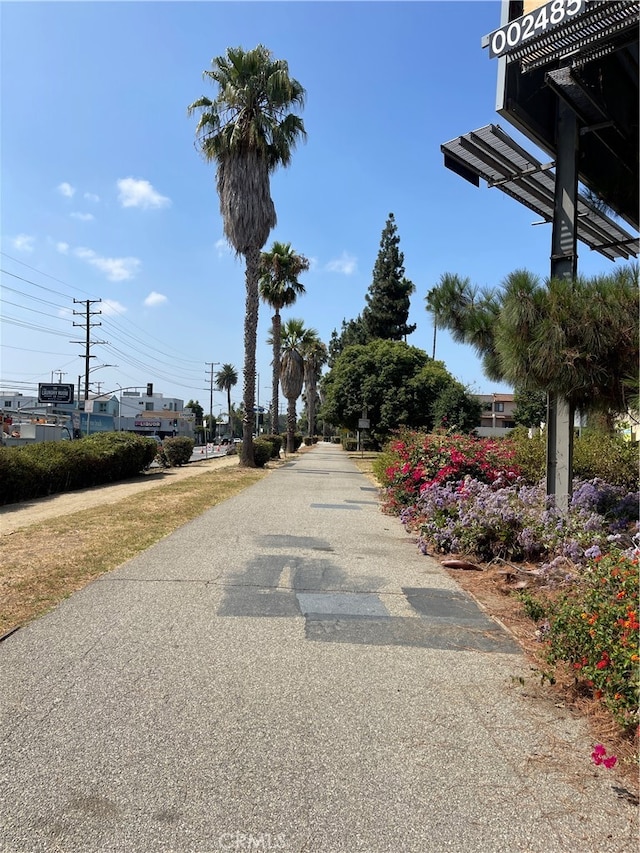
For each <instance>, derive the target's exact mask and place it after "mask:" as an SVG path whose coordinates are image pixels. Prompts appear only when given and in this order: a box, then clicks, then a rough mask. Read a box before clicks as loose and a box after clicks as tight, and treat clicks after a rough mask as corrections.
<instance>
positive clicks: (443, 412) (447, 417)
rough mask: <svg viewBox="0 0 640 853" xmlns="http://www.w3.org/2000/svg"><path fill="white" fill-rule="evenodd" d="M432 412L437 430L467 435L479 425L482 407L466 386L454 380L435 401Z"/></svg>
mask: <svg viewBox="0 0 640 853" xmlns="http://www.w3.org/2000/svg"><path fill="white" fill-rule="evenodd" d="M432 412H433V426H434V428H435V429H446V430H448V431H449V432H463V433H466V432H471V431H472V430H473V429H475V428H476V427H477V426H478V425H479V423H480V417H481V414H482V405H481V403H480V401H479V400H478V399H477V398H476V397H473V396H472V395H471V394H469V393H468V392H467V389H466V388H465V387H464V385H462V384H461V383H460V382H456V381H455V380H452V381H451V382H450V383H449V384H448V385H447V386H446V387H444V388H443V389H442V391H441V392H440V394H439V395H438V397H437V398H436V399H435V401H434V403H433V407H432Z"/></svg>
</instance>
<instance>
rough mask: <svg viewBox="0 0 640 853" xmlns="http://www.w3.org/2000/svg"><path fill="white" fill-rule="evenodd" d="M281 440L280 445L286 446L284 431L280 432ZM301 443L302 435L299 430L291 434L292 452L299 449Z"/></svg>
mask: <svg viewBox="0 0 640 853" xmlns="http://www.w3.org/2000/svg"><path fill="white" fill-rule="evenodd" d="M281 440H282V447H284V448H286V446H287V434H286V432H283V433H282V436H281ZM301 444H302V435H301V434H300V433H299V432H296V433H295V434H294V436H293V452H294V453H295V452H296V451H297V450H299V448H300V445H301Z"/></svg>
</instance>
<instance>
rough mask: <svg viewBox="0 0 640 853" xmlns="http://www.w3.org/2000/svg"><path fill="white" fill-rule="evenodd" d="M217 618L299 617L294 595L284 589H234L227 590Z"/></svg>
mask: <svg viewBox="0 0 640 853" xmlns="http://www.w3.org/2000/svg"><path fill="white" fill-rule="evenodd" d="M218 616H244V617H247V616H262V617H267V618H269V617H275V616H289V617H291V616H300V608H299V607H298V602H297V600H296V596H295V593H294V592H293V591H292V590H286V589H264V588H261V587H258V588H255V587H234V588H233V589H227V590H226V592H225V595H224V599H223V600H222V602H221V603H220V608H219V609H218Z"/></svg>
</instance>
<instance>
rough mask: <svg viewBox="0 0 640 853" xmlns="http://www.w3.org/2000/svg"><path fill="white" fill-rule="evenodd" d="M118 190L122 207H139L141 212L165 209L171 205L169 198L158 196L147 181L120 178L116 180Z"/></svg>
mask: <svg viewBox="0 0 640 853" xmlns="http://www.w3.org/2000/svg"><path fill="white" fill-rule="evenodd" d="M118 189H119V191H120V194H119V196H118V199H119V201H120V204H121V205H122V206H123V207H141V208H142V209H143V210H146V209H147V208H150V207H152V208H157V207H167V206H168V205H170V204H171V199H170V198H167V197H166V196H164V195H160V193H159V192H158V191H157V190H154V188H153V187H152V186H151V184H150V183H149V181H144V180H142V179H140V180H137V179H136V178H120V179H119V180H118Z"/></svg>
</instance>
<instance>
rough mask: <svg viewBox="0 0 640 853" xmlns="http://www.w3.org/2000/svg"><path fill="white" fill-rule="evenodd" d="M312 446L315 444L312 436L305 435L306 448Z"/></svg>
mask: <svg viewBox="0 0 640 853" xmlns="http://www.w3.org/2000/svg"><path fill="white" fill-rule="evenodd" d="M312 444H313V438H312V437H311V436H310V435H305V437H304V446H305V447H311V445H312Z"/></svg>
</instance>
